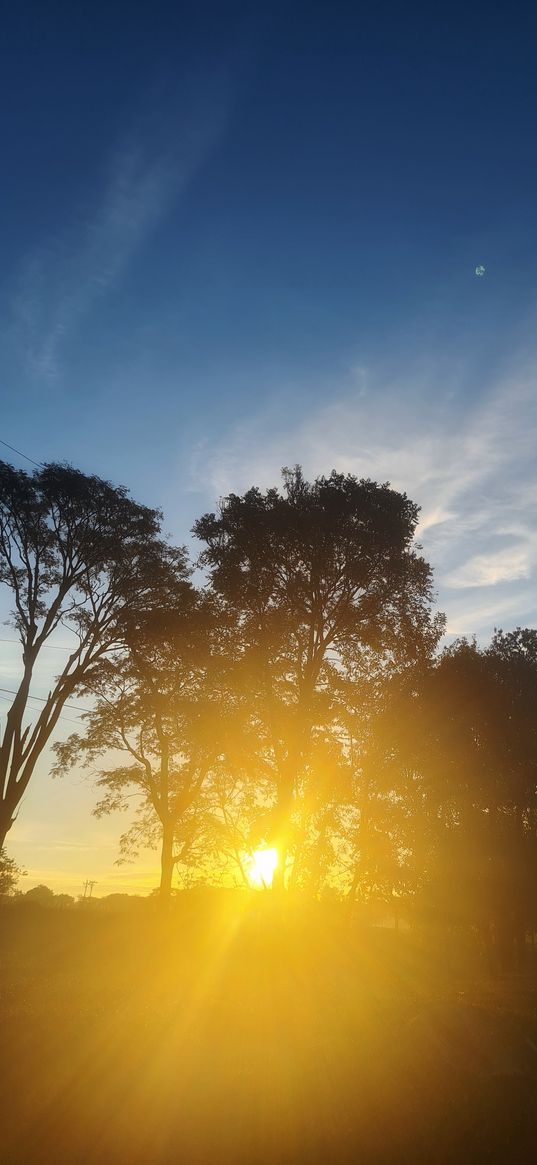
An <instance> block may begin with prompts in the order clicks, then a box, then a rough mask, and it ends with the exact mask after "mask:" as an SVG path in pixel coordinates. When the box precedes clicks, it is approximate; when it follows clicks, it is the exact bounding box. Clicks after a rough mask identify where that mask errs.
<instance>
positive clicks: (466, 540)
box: [191, 361, 537, 634]
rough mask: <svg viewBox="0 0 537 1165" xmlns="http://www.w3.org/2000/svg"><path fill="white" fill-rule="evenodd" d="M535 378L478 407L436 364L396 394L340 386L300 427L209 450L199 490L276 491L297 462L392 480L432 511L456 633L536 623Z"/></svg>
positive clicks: (430, 525) (195, 465)
mask: <svg viewBox="0 0 537 1165" xmlns="http://www.w3.org/2000/svg"><path fill="white" fill-rule="evenodd" d="M536 366H537V362H536ZM535 371H536V368H534V367H533V365H530V364H526V366H525V367H524V368H520V367H516V368H514V369H513V371H512V374H511V375H509V376H506V377H504V378H503V379H502V381H501V382H499V383H497V384H496V385H495V386H493V387H492V389H490V390H489V391H486V392H483V391H482V392H481V393H479V394H478V395H476V397H474V399H473V400H472V399H469V398H464V396H463V395H462V392H457V390H456V386H455V390H453V384H452V382H450V384H449V390H448V386H447V383H446V380H447V378H446V373H445V366H444V365H443V366H442V368H441V370H440V371H436V370H435V367H434V362H433V361H431V363H430V366H429V367H428V368H427V369H426V370H425V371H422V373H421V374H420V376H419V377H418V376H417V375H416V374H415V373H414V371H412V372H410V373H409V375H408V376H406V377H404V378H401V379H400V380H398V381H396V382H392V383H391V384H387V385H382V384H380V383H378V380H376V378H375V375H374V373H373V372H372V371H371V370H369V371H368V372H366V371H365V370H361V379H362V381H364V380H365V381H366V382H367V393H366V394H365V395H364V394H363V393H361V392H356V391H354V387H355V386H354V384H352V387H350V388H349V384H348V383H347V384H345V385H340V386H339V390H336V392H335V393H334V392H332V394H331V395H332V400H331V403H329V404H327V405H320V406H318V407H317V408H316V409H314V410H313V411H312V412H310V414H309V415H308V416H307V417H305V418H304V419H301V420H298V421H297V422H296V423H295V424H293V425H289V424H288V423H286V424H285V426H284V425H283V424H282V423H278V422H276V423H275V422H274V420H273V419H271V420H268V419H267V417H263V416H256V417H252V418H251V419H250V420H249V421H244V422H242V423H241V424H240V425H238V426H236V427H235V428H234V429H233V430H231V431H230V432H229V433H228V435H227V436H226V437H224V438H223V439H222V440H221V441H219V442H218V443H217V444H216V445H214V446H213V447H211V448H209V447H208V446H207V444H206V443H203V444H202V445H200V447H199V449H198V450H197V451H195V453H194V456H193V461H192V467H191V475H192V480H193V481H194V482H195V483H197V485H198V487H199V486H200V485H201V481H202V475H205V473H206V471H207V466H210V467H211V468H210V486H211V488H212V494H213V498H214V496H218V495H222V494H226V493H229V492H230V491H231V490H235V491H240V490H242V489H244V488H246V487H247V486H249V485H251V484H252V483H254V482H255V483H258V484H260V485H261V486H266V485H269V484H270V485H273V484H275V482H277V481H278V478H279V470H280V467H281V466H282V465H286V464H294V463H295V462H297V461H298V462H300V463H301V464H302V465H303V467H304V469H305V471H306V472H307V473H308V474H309V475H315V474H318V473H328V472H330V470H331V469H332V468H335V469H337V470H340V471H344V472H352V473H355V474H357V475H358V476H360V477H361V476H364V477H372V478H374V479H376V480H379V481H391V483H392V485H393V486H394V487H395V488H397V489H401V490H404V491H405V492H406V493H407V494H409V496H410V497H412V498H413V500H415V501H416V502H417V503H418V504H419V505H420V506H421V521H420V526H419V531H418V534H419V537H420V540H421V541H422V543H423V545H424V550H425V553H426V555H427V557H428V558H429V560H430V561H431V562H432V564H433V566H434V568H435V578H436V583H437V587H438V589H439V593H440V604H441V606H442V607H443V608H444V609H446V610H447V613H448V620H449V628H450V631H451V633H453V634H460V633H466V632H467V631H468V630H469V627H471V629H473V630H475V631H476V632H477V633H483V634H486V633H488V631H489V630H490V629H491V627H492V626H493V625H494V622H497V619H498V618H500V617H501V616H502V612H504V613H505V615H506V616H510V621H511V622H513V620H514V621H515V622H516V621H517V610H518V613H519V614H520V617H522V616H523V615H524V616H525V617H526V619H528V618H530V619H533V620H535V619H536V618H537V599H536V598H535V597H532V592H530V594H525V595H524V596H522V595H521V594H518V591H519V589H520V585H521V581H523V580H534V579H535V577H536V575H537V536H536V534H535V512H536V503H537V465H536V462H535V449H536V448H537V393H536V391H535V387H534V385H535ZM283 415H285V414H283ZM204 485H205V489H206V488H207V482H206V481H205V483H204ZM491 588H496V590H497V591H498V595H497V611H496V615H495V614H494V613H493V611H494V603H491V594H490V592H491ZM506 588H507V590H508V591H509V593H508V594H506V593H505V592H506ZM512 588H517V592H516V593H513V589H512ZM500 591H501V593H500ZM456 595H459V596H461V598H462V599H463V602H462V604H461V603H460V602H459V601H457V602H454V600H455V596H456ZM468 617H469V618H470V624H468Z"/></svg>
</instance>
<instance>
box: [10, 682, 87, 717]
mask: <svg viewBox="0 0 537 1165" xmlns="http://www.w3.org/2000/svg"><path fill="white" fill-rule="evenodd" d="M0 692H7V694H8V696H17V695H18V692H14V691H12V689H11V688H0ZM28 699H29V700H39V703H40V704H48V700H47V699H45V697H44V696H32V695H31V694H30V693H29V694H28ZM62 707H63V708H72V710H73V711H74V712H80V713H82V712H93V708H83V707H82V705H81V704H62Z"/></svg>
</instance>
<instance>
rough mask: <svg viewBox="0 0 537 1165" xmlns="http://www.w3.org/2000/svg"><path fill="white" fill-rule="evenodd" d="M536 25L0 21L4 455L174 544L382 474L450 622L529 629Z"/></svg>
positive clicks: (534, 550) (145, 13)
mask: <svg viewBox="0 0 537 1165" xmlns="http://www.w3.org/2000/svg"><path fill="white" fill-rule="evenodd" d="M536 34H537V11H536V10H535V8H534V7H533V8H532V6H530V5H528V4H517V3H515V4H510V5H507V4H502V5H497V6H494V5H491V4H486V5H485V4H483V5H481V4H471V5H467V4H458V3H454V4H451V5H450V6H445V7H444V9H443V10H442V11H439V10H436V6H434V5H430V4H412V3H411V4H409V5H406V6H403V5H401V4H397V3H396V4H389V3H376V4H375V5H372V6H371V8H370V10H369V11H366V10H365V9H364V7H363V6H361V5H357V4H356V3H349V4H346V3H338V2H336V0H333V2H332V3H328V2H327V3H315V2H312V0H310V2H308V3H307V4H299V3H293V2H292V0H287V2H286V3H271V2H270V0H267V2H266V3H264V4H263V5H256V4H252V3H251V2H249V3H243V4H232V3H229V4H227V3H224V2H221V3H218V4H213V5H210V4H204V3H200V2H198V3H195V4H188V3H181V4H177V3H173V4H165V3H162V2H159V0H155V2H153V3H151V4H146V3H137V4H131V3H124V4H123V3H118V2H114V0H110V2H109V3H107V4H106V5H105V4H104V3H87V4H84V3H80V4H77V5H75V6H73V5H72V4H68V3H63V2H62V3H60V2H54V0H50V2H49V3H47V4H46V5H44V4H42V3H34V4H31V3H25V2H24V0H20V2H19V3H18V4H17V5H15V6H12V7H11V10H10V12H9V13H8V14H6V15H4V21H3V35H2V40H1V43H0V90H1V94H0V140H1V142H2V166H1V172H2V181H1V183H0V210H1V213H0V240H1V255H2V263H1V267H0V309H1V314H0V367H1V374H2V375H1V380H0V384H1V386H2V387H1V390H0V391H1V396H2V410H1V414H0V437H1V438H2V439H4V440H6V441H8V442H9V443H11V444H13V445H15V446H17V447H18V448H19V449H22V450H24V451H25V452H26V453H28V454H29V456H30V457H32V458H35V459H36V460H38V461H41V460H54V459H59V460H69V461H72V462H73V463H74V464H76V465H79V466H80V467H81V468H83V469H87V470H91V471H95V472H98V473H101V474H103V475H105V476H106V477H109V478H111V479H113V480H115V481H121V482H122V483H123V484H125V485H127V486H129V487H130V488H131V490H132V492H133V494H134V495H135V496H136V497H138V498H140V500H144V501H146V502H148V503H150V504H156V505H162V506H163V508H164V511H165V515H166V524H167V529H168V530H169V531H170V532H171V533H172V535H173V537H174V538H176V539H178V540H180V541H183V540H185V539H186V538H187V537H188V531H189V528H190V526H191V524H192V521H193V519H194V517H196V516H197V515H198V514H199V513H200V512H201V511H203V510H206V509H208V508H210V507H212V506H213V505H214V503H215V501H216V499H217V498H218V496H219V495H220V494H222V493H225V492H226V491H229V490H231V489H235V490H239V489H242V488H246V487H247V486H249V485H251V484H253V483H254V482H255V483H259V484H261V485H268V484H274V483H275V482H276V481H277V480H278V475H279V470H280V467H281V466H282V465H283V464H289V463H294V462H297V461H300V462H302V463H303V465H304V467H305V469H306V470H307V472H308V473H309V474H311V475H314V474H316V473H322V472H329V471H330V470H331V469H332V468H333V467H336V468H338V469H345V470H349V471H352V472H355V473H357V474H358V475H360V476H371V477H373V478H377V479H380V480H391V481H392V483H393V484H394V485H395V486H397V488H401V489H405V490H406V491H407V492H408V493H409V494H410V496H411V497H412V498H413V499H414V500H415V501H417V502H418V503H419V504H420V505H421V507H422V529H421V537H422V541H423V545H424V548H425V552H426V554H427V556H428V557H429V560H430V561H431V562H432V564H433V566H434V569H435V578H436V583H437V588H438V591H439V604H440V606H441V608H442V609H444V610H445V611H446V613H447V616H448V627H449V631H450V634H452V635H456V634H468V633H472V632H476V633H478V635H479V636H480V637H482V638H487V637H488V636H489V635H490V633H491V631H492V629H493V627H494V626H495V625H500V626H503V627H504V628H506V629H507V628H509V627H512V626H515V625H517V624H519V623H523V624H535V623H536V619H537V598H536V591H535V575H536V568H537V532H536V526H535V512H536V501H537V471H536V469H535V464H534V463H535V462H536V461H537V459H536V457H535V450H536V445H537V401H536V393H535V369H536V363H537V344H536V341H535V322H536V319H535V317H536V304H537V299H536V296H537V263H536V257H537V252H536V242H537V218H536V215H535V205H536V200H537V197H536V196H537V162H536V154H535V125H536V124H537V68H536V59H535V58H536V51H535V44H536V43H537V35H536ZM478 264H483V265H484V266H485V268H486V271H485V275H484V276H483V277H482V278H479V277H477V276H476V275H475V267H476V266H477V265H478ZM8 456H9V455H8ZM13 460H15V461H17V463H18V464H21V465H24V462H22V461H20V460H19V459H17V458H15V457H13ZM8 652H9V649H8ZM51 655H52V652H51ZM14 668H15V663H14V661H12V660H11V659H10V658H8V657H7V656H5V659H4V664H3V669H2V670H3V674H4V675H6V674H7V675H8V676H9V675H10V674H12V671H13V669H14ZM42 682H43V683H45V682H46V676H45V675H43V678H42ZM6 686H9V685H7V684H6ZM47 795H48V796H50V795H51V794H50V792H49V793H48V794H47ZM61 795H62V797H63V798H64V800H65V796H66V794H65V792H63V793H62V794H61ZM76 795H77V796H78V794H76ZM54 796H56V794H54ZM59 796H60V794H58V797H59ZM80 796H81V795H80ZM84 796H86V794H84ZM40 797H42V800H40V799H39V798H40ZM31 798H34V800H35V806H34V808H33V809H32V802H31V804H30V805H29V807H28V814H29V815H27V816H25V818H24V821H25V822H29V824H28V825H26V824H23V819H22V816H21V825H20V830H21V831H22V830H23V829H29V828H31V822H32V821H34V824H35V823H37V822H38V821H39V819H40V814H41V816H42V810H43V805H44V803H45V792H44V786H43V791H42V792H41V793H39V791H38V792H36V793H35V794H34V793H33V792H32V794H31V795H30V800H31ZM78 804H80V805H81V804H82V801H81V800H80V799H79V801H78V802H77V805H78ZM30 810H31V813H30ZM74 812H75V811H74V809H73V808H72V807H71V809H70V810H68V811H67V810H66V811H65V814H64V816H65V829H66V832H67V831H68V830H69V828H71V826H72V820H73V813H74ZM25 813H26V810H25ZM69 813H70V814H71V817H70V816H69ZM32 814H33V816H32ZM70 822H71V825H70V824H69V823H70ZM80 822H82V817H80ZM35 827H36V828H37V825H35ZM42 827H43V829H44V828H45V825H43V826H42ZM17 828H19V827H17ZM40 828H41V826H40ZM80 828H82V825H81V824H80ZM88 828H91V829H93V830H95V829H97V825H96V824H95V823H94V824H92V825H91V826H88ZM98 828H99V829H101V830H102V829H103V828H105V826H103V824H102V823H99V827H98ZM106 828H108V827H107V826H106ZM114 829H115V832H116V833H117V823H115V825H114ZM91 836H92V837H94V836H96V835H94V834H92V835H91ZM106 836H107V837H108V836H109V835H108V834H107V835H106ZM20 837H21V839H22V838H23V834H22V832H21V834H20ZM20 844H21V845H22V841H21V843H20ZM66 844H70V843H69V842H68V843H66ZM88 844H90V845H94V842H91V843H88ZM103 844H104V843H103ZM106 844H108V842H107V843H106ZM110 844H111V842H110ZM91 872H92V871H91V870H89V871H88V873H91Z"/></svg>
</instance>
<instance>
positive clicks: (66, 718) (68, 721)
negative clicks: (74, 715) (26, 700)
mask: <svg viewBox="0 0 537 1165" xmlns="http://www.w3.org/2000/svg"><path fill="white" fill-rule="evenodd" d="M34 699H35V697H34ZM0 700H5V701H6V704H10V703H11V700H10V699H9V696H3V695H2V693H1V692H0ZM38 711H39V709H38V708H28V714H29V715H30V716H37V714H38ZM58 720H63V721H64V722H65V723H66V724H76V727H77V728H80V725H79V723H78V720H71V717H70V716H62V715H61V713H60V715H59V716H58Z"/></svg>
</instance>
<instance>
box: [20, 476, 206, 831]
mask: <svg viewBox="0 0 537 1165" xmlns="http://www.w3.org/2000/svg"><path fill="white" fill-rule="evenodd" d="M160 523H161V515H160V513H159V511H158V510H153V509H149V508H148V507H146V506H142V505H138V504H137V503H136V502H134V501H133V500H132V499H131V498H130V497H129V495H128V493H127V491H126V490H125V489H123V488H120V487H115V486H113V485H111V484H110V483H109V482H107V481H103V480H101V479H100V478H98V477H95V476H88V475H86V474H84V473H81V472H80V471H78V470H76V469H73V468H71V467H69V466H65V465H46V466H45V467H44V468H43V469H39V470H37V471H36V472H35V473H33V474H32V475H28V474H26V473H25V472H23V471H22V470H17V469H14V468H13V467H12V466H11V465H8V464H7V463H5V462H0V584H1V585H2V588H3V589H5V590H7V592H8V593H9V594H10V596H11V600H12V603H13V609H12V617H11V623H12V626H13V627H14V629H15V630H16V632H17V634H18V638H19V640H20V644H21V661H20V678H19V679H18V680H17V682H16V694H15V695H14V697H13V702H12V704H11V706H10V708H9V711H8V713H7V718H6V725H5V729H4V733H3V737H2V740H1V743H0V845H1V844H2V843H3V841H4V839H5V837H6V834H7V833H8V831H9V829H10V828H11V826H12V825H13V821H14V819H15V816H16V814H17V811H18V807H19V805H20V802H21V799H22V797H23V795H24V793H25V790H26V789H27V787H28V783H29V781H30V780H31V777H32V774H33V772H34V770H35V766H36V763H37V761H38V759H39V757H40V756H41V754H42V752H43V749H44V748H45V746H46V745H47V743H48V741H49V740H50V737H51V735H52V733H53V731H54V729H55V727H56V724H57V722H58V719H59V717H60V715H61V712H62V709H63V707H64V705H65V703H66V701H67V700H69V699H70V697H71V696H72V695H73V694H74V693H75V692H76V691H77V689H79V688H80V686H81V685H82V684H83V683H85V684H86V685H87V684H88V682H89V679H90V677H91V674H92V671H93V669H94V668H95V667H96V665H97V664H98V663H99V662H100V661H101V660H102V659H103V658H104V657H105V656H106V655H107V653H110V652H111V651H113V650H114V649H116V648H118V646H120V645H121V644H122V643H123V640H124V624H125V618H126V615H127V614H128V615H129V618H131V619H132V617H133V615H134V614H135V613H136V612H137V611H147V610H148V609H151V608H153V607H155V606H159V605H160V603H161V602H162V598H163V595H166V593H167V592H168V590H169V589H170V588H171V589H173V587H174V586H175V580H176V575H177V571H178V570H179V571H180V572H181V571H183V570H184V562H185V555H184V551H181V550H174V549H172V548H171V547H169V546H168V545H167V544H166V543H165V542H164V541H163V540H162V538H161V536H160ZM59 627H62V628H63V629H64V630H67V631H68V632H69V633H70V644H71V650H70V652H69V655H68V658H67V661H66V663H65V665H64V667H63V668H62V670H61V672H60V673H59V674H58V675H57V676H56V678H55V679H54V681H53V682H52V685H51V688H50V691H49V693H48V695H47V697H46V699H45V700H44V701H43V706H42V709H41V711H40V713H39V715H38V717H37V719H36V721H35V723H34V724H33V725H32V724H31V723H26V720H27V713H28V700H29V696H30V689H31V684H32V678H33V675H34V671H35V667H36V663H37V660H38V658H39V655H40V652H41V651H42V649H43V647H45V645H46V644H47V643H48V642H49V640H50V639H51V637H52V636H53V635H54V633H55V632H56V631H57V629H58V628H59Z"/></svg>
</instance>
